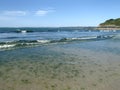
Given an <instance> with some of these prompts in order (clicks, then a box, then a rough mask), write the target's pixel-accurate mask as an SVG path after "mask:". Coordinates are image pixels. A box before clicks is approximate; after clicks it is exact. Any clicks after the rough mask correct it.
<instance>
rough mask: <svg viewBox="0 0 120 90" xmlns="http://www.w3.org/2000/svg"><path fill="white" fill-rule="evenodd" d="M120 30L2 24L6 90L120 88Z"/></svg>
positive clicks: (0, 84)
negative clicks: (17, 26)
mask: <svg viewBox="0 0 120 90" xmlns="http://www.w3.org/2000/svg"><path fill="white" fill-rule="evenodd" d="M119 83H120V31H119V30H95V29H94V28H92V27H91V28H89V27H53V28H52V27H48V28H45V27H44V28H0V90H21V89H22V90H119V88H120V86H119Z"/></svg>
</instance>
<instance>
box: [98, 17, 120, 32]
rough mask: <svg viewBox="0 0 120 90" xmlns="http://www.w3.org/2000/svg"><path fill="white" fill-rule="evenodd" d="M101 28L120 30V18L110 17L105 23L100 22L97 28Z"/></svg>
mask: <svg viewBox="0 0 120 90" xmlns="http://www.w3.org/2000/svg"><path fill="white" fill-rule="evenodd" d="M96 29H99V30H120V18H117V19H109V20H106V21H105V22H103V23H100V24H99V26H98V27H97V28H96Z"/></svg>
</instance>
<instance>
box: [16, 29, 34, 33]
mask: <svg viewBox="0 0 120 90" xmlns="http://www.w3.org/2000/svg"><path fill="white" fill-rule="evenodd" d="M16 32H17V33H27V32H33V31H31V30H24V29H23V30H21V29H17V31H16Z"/></svg>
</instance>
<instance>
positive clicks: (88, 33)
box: [0, 27, 120, 51]
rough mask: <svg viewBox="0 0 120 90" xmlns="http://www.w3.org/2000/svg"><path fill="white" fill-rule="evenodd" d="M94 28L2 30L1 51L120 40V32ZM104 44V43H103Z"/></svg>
mask: <svg viewBox="0 0 120 90" xmlns="http://www.w3.org/2000/svg"><path fill="white" fill-rule="evenodd" d="M93 29H94V28H87V27H86V28H85V27H84V28H82V27H81V28H80V27H63V28H0V51H1V50H10V49H15V48H23V47H35V46H44V45H52V44H56V45H59V44H65V43H66V44H68V43H70V44H72V43H73V44H74V43H75V42H76V43H78V44H81V43H86V42H96V41H100V40H105V41H106V40H111V41H112V42H113V40H114V41H115V42H116V40H118V39H119V33H120V31H116V30H93ZM101 44H102V43H101Z"/></svg>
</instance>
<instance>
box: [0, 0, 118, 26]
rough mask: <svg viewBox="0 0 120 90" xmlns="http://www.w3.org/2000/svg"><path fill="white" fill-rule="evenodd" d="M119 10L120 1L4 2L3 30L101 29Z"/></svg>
mask: <svg viewBox="0 0 120 90" xmlns="http://www.w3.org/2000/svg"><path fill="white" fill-rule="evenodd" d="M119 10H120V0H0V27H59V26H97V25H99V23H101V22H104V21H105V20H107V19H111V18H119V17H120V11H119Z"/></svg>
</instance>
